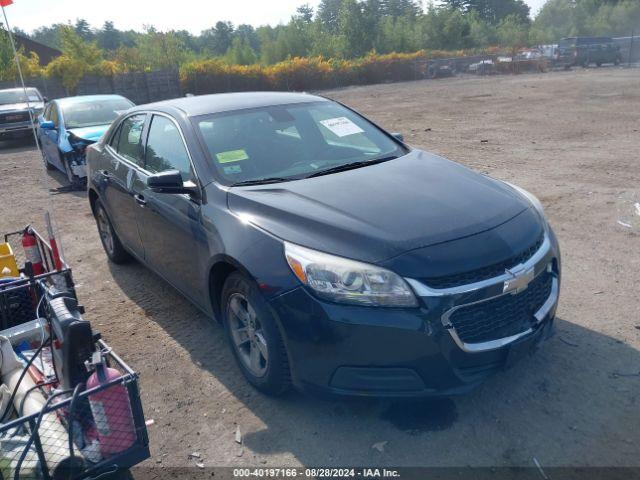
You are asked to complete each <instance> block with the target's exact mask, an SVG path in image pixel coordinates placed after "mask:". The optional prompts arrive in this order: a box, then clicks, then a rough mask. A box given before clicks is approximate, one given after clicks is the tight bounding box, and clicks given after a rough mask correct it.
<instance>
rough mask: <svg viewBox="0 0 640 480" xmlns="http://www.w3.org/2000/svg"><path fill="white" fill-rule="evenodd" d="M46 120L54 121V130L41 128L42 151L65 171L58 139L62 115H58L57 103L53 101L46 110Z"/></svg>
mask: <svg viewBox="0 0 640 480" xmlns="http://www.w3.org/2000/svg"><path fill="white" fill-rule="evenodd" d="M44 118H45V120H50V121H52V122H53V125H54V129H53V130H41V133H42V134H41V135H40V142H41V143H42V153H44V155H45V156H46V157H47V160H48V161H49V163H50V164H51V165H53V166H55V167H56V168H57V169H58V170H60V171H62V172H64V171H65V170H64V165H63V164H62V159H61V158H60V150H59V149H58V139H59V135H60V134H59V130H60V116H59V115H58V106H57V104H56V103H52V104H51V105H50V107H49V109H48V111H46V112H45V116H44Z"/></svg>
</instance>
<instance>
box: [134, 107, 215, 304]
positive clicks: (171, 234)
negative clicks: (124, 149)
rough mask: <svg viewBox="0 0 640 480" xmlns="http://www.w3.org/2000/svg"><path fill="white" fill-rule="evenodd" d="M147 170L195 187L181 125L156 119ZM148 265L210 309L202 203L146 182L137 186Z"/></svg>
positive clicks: (160, 117)
mask: <svg viewBox="0 0 640 480" xmlns="http://www.w3.org/2000/svg"><path fill="white" fill-rule="evenodd" d="M144 169H145V170H146V172H147V174H154V173H160V172H164V171H167V170H178V171H179V172H180V173H181V175H182V179H183V181H184V182H195V183H197V178H196V176H195V172H194V170H193V167H192V163H191V159H190V155H189V151H188V149H187V146H186V144H185V142H184V138H183V135H182V133H181V131H180V127H179V126H178V125H177V123H176V122H175V121H174V120H173V119H171V118H170V117H168V116H165V115H160V114H154V115H153V117H152V118H151V122H150V125H149V128H148V134H147V136H146V147H145V162H144ZM134 189H135V196H136V199H137V201H138V214H139V219H140V222H139V225H140V234H141V236H142V244H143V246H144V252H145V260H146V262H147V263H148V264H149V265H150V266H151V268H153V269H154V270H156V271H157V272H158V273H159V274H160V275H162V276H163V277H164V278H165V279H167V280H168V281H169V282H171V283H172V284H173V285H174V286H175V287H176V288H178V289H179V290H181V291H182V292H183V293H184V294H185V295H186V296H188V297H189V298H191V299H192V300H193V301H194V302H195V303H198V304H200V305H204V304H205V298H206V295H207V292H206V291H205V289H204V287H205V285H204V283H205V282H202V280H201V279H202V273H201V272H202V270H203V269H204V268H205V263H206V262H202V261H200V257H201V252H202V248H201V247H200V245H201V244H202V241H203V239H204V232H203V229H202V227H201V221H200V203H199V201H198V200H196V199H194V198H192V197H190V196H189V195H186V194H167V193H156V192H153V191H151V190H150V189H149V188H148V187H147V185H146V181H144V182H137V183H136V184H135V185H134Z"/></svg>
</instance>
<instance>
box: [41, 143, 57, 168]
mask: <svg viewBox="0 0 640 480" xmlns="http://www.w3.org/2000/svg"><path fill="white" fill-rule="evenodd" d="M38 147H40V153H41V154H42V163H44V168H46V169H47V170H53V169H55V167H54V166H53V165H51V163H49V160H48V159H47V154H46V153H44V149H43V148H42V142H40V140H39V139H38Z"/></svg>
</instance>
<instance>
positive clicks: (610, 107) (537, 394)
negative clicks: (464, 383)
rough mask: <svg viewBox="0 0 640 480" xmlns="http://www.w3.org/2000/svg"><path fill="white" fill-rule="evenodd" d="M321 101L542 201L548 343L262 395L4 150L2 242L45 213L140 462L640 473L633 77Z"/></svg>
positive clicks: (34, 158)
mask: <svg viewBox="0 0 640 480" xmlns="http://www.w3.org/2000/svg"><path fill="white" fill-rule="evenodd" d="M324 93H325V94H326V95H328V96H330V97H333V98H335V99H338V100H340V101H343V102H346V103H347V104H349V105H350V106H353V107H355V108H356V109H358V110H359V111H361V112H362V113H364V114H365V115H368V116H370V117H371V118H372V119H373V120H374V121H376V122H377V123H378V124H380V125H381V126H383V127H385V128H387V129H388V130H390V131H394V132H402V133H404V135H405V140H406V141H407V142H408V143H410V144H411V145H413V146H416V147H419V148H424V149H426V150H430V151H432V152H436V153H438V154H441V155H443V156H446V157H448V158H450V159H453V160H456V161H458V162H461V163H463V164H465V165H468V166H469V167H471V168H474V169H476V170H478V171H482V172H486V173H489V174H490V175H492V176H495V177H497V178H500V179H503V180H507V181H510V182H513V183H516V184H518V185H521V186H522V187H524V188H526V189H528V190H530V191H531V192H533V193H534V194H536V195H537V196H538V197H539V198H540V199H541V200H542V203H543V204H544V206H545V208H546V211H547V213H548V216H549V218H550V221H551V223H552V225H553V226H554V228H555V230H556V232H557V234H558V237H559V240H560V243H561V247H562V251H563V267H564V278H563V285H562V292H561V301H560V308H559V311H558V322H557V324H558V333H557V335H556V336H555V337H554V338H553V339H551V340H550V341H549V342H548V343H546V344H545V345H544V346H543V347H542V349H541V350H540V351H539V352H538V353H537V354H536V355H535V356H533V357H531V358H527V359H525V360H524V361H522V362H521V363H519V364H518V365H517V366H516V367H515V368H514V369H512V370H509V371H506V372H504V373H500V374H498V375H497V376H495V377H493V378H492V379H490V381H488V382H487V383H486V384H484V385H483V386H482V387H481V388H480V389H478V390H477V391H475V392H474V393H472V394H470V395H468V396H465V397H460V398H455V399H441V400H431V401H423V402H419V403H412V404H403V403H394V402H388V401H375V400H370V401H343V400H318V399H314V398H309V397H306V396H303V395H301V394H298V393H292V394H290V395H288V396H286V397H284V398H275V399H274V398H268V397H265V396H263V395H261V394H258V393H256V392H255V391H254V390H253V389H252V388H250V387H249V386H248V384H247V383H246V382H245V381H244V379H243V378H242V376H241V374H240V371H239V370H238V368H237V367H236V365H235V364H234V361H233V359H232V355H231V353H230V351H229V349H228V347H227V345H226V343H225V340H224V336H223V331H222V328H221V327H220V326H218V325H217V324H215V323H213V322H210V321H209V320H207V319H206V318H205V317H204V316H203V315H202V314H201V313H199V311H197V310H196V309H195V308H194V307H192V306H191V305H190V304H189V303H188V302H187V301H186V300H184V299H183V298H182V297H181V296H180V295H179V294H178V293H176V292H175V291H174V290H173V289H172V288H171V287H169V286H168V285H166V284H165V283H163V281H161V280H160V279H159V278H158V277H156V276H155V275H154V274H152V273H150V272H149V271H147V270H146V269H145V268H143V267H142V266H140V265H137V264H133V265H129V266H114V265H110V264H109V263H107V260H106V257H105V255H104V253H103V251H102V247H101V245H100V242H99V239H98V235H97V231H96V228H95V224H94V222H93V218H92V216H91V213H90V211H89V204H88V201H87V199H86V194H85V193H82V192H81V193H65V192H55V193H54V194H53V195H52V196H48V192H47V189H48V188H57V187H60V186H62V185H64V184H65V182H64V179H63V177H62V176H61V175H58V174H52V175H48V176H47V182H48V185H46V186H45V185H44V183H43V180H42V178H41V177H42V169H41V163H40V159H39V157H38V154H37V152H36V150H35V149H34V148H33V147H32V146H30V145H24V144H22V145H20V144H17V143H5V144H0V231H7V230H13V229H18V228H19V227H21V226H23V225H24V224H25V223H27V222H29V221H34V223H36V224H41V223H42V222H41V219H42V211H43V209H44V207H45V206H47V205H49V206H50V207H51V208H52V210H53V214H54V216H55V219H56V221H57V223H58V226H59V228H60V231H61V233H62V239H63V242H64V248H65V254H66V257H67V259H68V261H69V263H70V264H71V266H72V267H73V269H74V272H75V278H76V281H77V283H78V294H79V297H80V299H81V301H82V302H83V303H84V304H85V305H86V308H87V314H86V317H87V318H88V319H89V320H91V321H92V322H93V323H94V325H95V327H97V328H98V329H99V330H100V331H101V332H102V333H103V336H104V338H105V339H106V340H107V341H108V342H109V343H110V344H111V345H112V346H113V347H114V348H115V349H116V351H117V352H119V353H120V355H121V356H122V357H124V359H125V360H126V361H128V362H129V363H130V364H131V365H132V366H134V368H135V369H136V370H137V371H139V372H140V381H141V389H142V399H143V403H144V407H145V414H146V416H147V418H148V419H153V420H154V421H155V423H154V424H153V425H151V426H150V427H149V433H150V440H151V452H152V458H151V459H150V460H148V461H147V462H146V463H145V465H147V466H148V467H151V468H153V469H156V470H154V472H158V473H159V474H160V472H162V471H165V470H163V469H168V468H169V467H175V466H177V467H183V466H194V465H195V463H196V461H198V460H197V459H193V458H189V454H190V453H192V452H198V453H200V455H201V461H202V462H203V463H204V464H205V465H206V466H259V467H266V466H285V465H287V466H288V465H306V466H309V465H312V466H329V465H335V466H338V465H360V466H376V465H379V466H384V465H394V466H532V465H533V459H534V458H536V459H537V461H538V462H539V463H540V464H541V465H542V466H543V467H552V466H640V455H639V453H640V414H639V412H640V301H639V292H640V288H639V286H640V253H639V247H640V204H638V203H637V202H640V69H629V70H627V69H619V68H602V69H595V68H594V69H589V70H577V71H574V72H559V73H549V74H539V75H537V74H536V75H521V76H503V77H490V78H455V79H447V80H436V81H428V80H427V81H418V82H409V83H397V84H388V85H376V86H367V87H356V88H348V89H342V90H336V91H329V92H324ZM237 428H239V429H240V432H241V434H242V444H238V443H236V442H235V440H234V439H235V433H236V430H237ZM383 442H386V443H383ZM374 444H378V445H377V446H378V447H379V449H376V448H372V447H373V446H374ZM380 450H382V451H380Z"/></svg>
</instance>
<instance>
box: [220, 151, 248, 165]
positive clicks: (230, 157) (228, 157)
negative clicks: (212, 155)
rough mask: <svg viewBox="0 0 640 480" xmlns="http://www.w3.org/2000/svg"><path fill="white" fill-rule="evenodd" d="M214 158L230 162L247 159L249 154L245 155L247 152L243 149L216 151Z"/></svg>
mask: <svg viewBox="0 0 640 480" xmlns="http://www.w3.org/2000/svg"><path fill="white" fill-rule="evenodd" d="M216 158H217V159H218V163H231V162H239V161H241V160H247V159H248V158H249V155H247V152H245V151H244V149H240V150H229V151H228V152H220V153H216Z"/></svg>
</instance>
